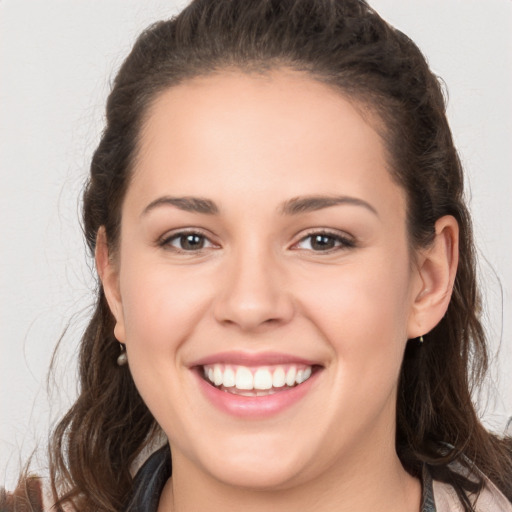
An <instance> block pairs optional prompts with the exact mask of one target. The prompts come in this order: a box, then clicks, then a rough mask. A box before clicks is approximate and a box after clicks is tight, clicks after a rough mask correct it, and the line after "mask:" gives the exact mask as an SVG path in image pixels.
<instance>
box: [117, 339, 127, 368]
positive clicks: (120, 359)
mask: <svg viewBox="0 0 512 512" xmlns="http://www.w3.org/2000/svg"><path fill="white" fill-rule="evenodd" d="M119 348H120V349H121V353H120V354H119V355H118V356H117V366H124V365H125V364H126V363H127V362H128V356H127V355H126V347H125V346H124V345H123V344H122V343H119Z"/></svg>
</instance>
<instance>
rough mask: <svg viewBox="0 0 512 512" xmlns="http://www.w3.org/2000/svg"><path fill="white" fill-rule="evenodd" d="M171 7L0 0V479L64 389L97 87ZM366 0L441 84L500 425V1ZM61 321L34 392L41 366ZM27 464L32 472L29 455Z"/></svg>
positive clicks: (500, 425)
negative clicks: (469, 223)
mask: <svg viewBox="0 0 512 512" xmlns="http://www.w3.org/2000/svg"><path fill="white" fill-rule="evenodd" d="M184 3H186V2H173V1H163V0H159V1H157V0H144V1H142V0H117V1H114V0H108V1H105V0H102V1H99V0H96V1H95V0H72V1H64V0H61V1H58V0H45V1H37V0H33V1H29V0H23V1H22V0H10V1H9V0H4V1H0V180H1V181H0V219H1V220H0V222H1V224H0V235H1V241H0V280H1V281H0V483H2V482H3V483H5V484H7V486H8V487H12V485H13V484H14V479H15V476H16V473H17V471H18V469H19V466H20V461H21V460H24V459H25V458H26V457H27V455H28V454H30V452H31V450H32V449H33V448H34V447H35V446H36V443H37V442H38V443H39V445H40V446H42V447H44V445H45V443H46V439H47V432H48V429H49V424H50V422H51V421H52V419H53V420H55V419H56V418H57V417H58V416H59V415H60V414H61V413H62V411H63V410H64V409H65V408H66V406H68V405H69V403H70V401H71V400H72V399H73V397H74V395H75V373H74V372H75V362H74V359H75V353H76V347H77V345H78V341H79V337H80V333H81V332H82V330H83V328H84V326H85V324H86V321H87V319H88V315H89V312H90V309H89V308H90V304H91V302H92V300H93V295H92V290H93V289H94V278H93V272H92V265H93V263H92V260H91V259H90V258H89V257H88V256H87V255H86V252H85V247H84V243H83V241H82V237H81V231H80V224H79V220H78V219H79V209H80V203H79V195H80V191H81V189H82V186H83V182H84V178H85V175H86V173H87V167H88V162H89V159H90V156H91V154H92V151H93V149H94V147H95V144H96V143H97V141H98V138H99V134H100V132H101V129H102V116H103V108H104V103H105V98H106V95H107V93H108V90H109V82H110V80H111V79H112V78H113V76H114V74H115V70H116V69H117V68H118V66H119V64H120V63H121V61H122V59H123V58H124V56H125V55H126V54H127V52H128V51H129V49H130V47H131V45H132V43H133V41H134V38H135V37H136V35H137V34H138V33H139V32H140V31H141V30H142V29H143V28H144V27H146V26H147V25H148V24H149V23H151V22H152V21H155V20H157V19H161V18H167V17H169V16H170V15H172V14H173V13H174V12H175V11H176V5H184ZM372 5H373V6H374V7H375V8H376V9H377V10H378V11H379V12H380V13H381V15H382V16H383V17H384V18H385V19H387V20H388V21H390V22H391V23H393V24H394V25H396V26H397V27H398V28H400V29H401V30H402V31H404V32H405V33H406V34H408V35H409V36H410V37H411V38H412V39H413V40H414V41H415V42H416V43H417V44H418V45H419V46H420V48H421V49H422V50H423V52H424V53H425V54H426V56H427V58H428V60H429V62H430V64H431V67H432V68H433V70H434V71H435V72H436V73H437V74H438V75H440V76H441V77H442V78H443V79H444V81H445V82H446V84H447V87H448V91H449V109H448V112H449V118H450V121H451V125H452V130H453V132H454V137H455V141H456V144H457V147H458V148H459V151H460V154H461V158H462V161H463V163H464V166H465V168H466V171H467V174H468V193H469V194H470V196H471V202H470V204H471V209H472V212H473V215H474V223H475V234H476V240H477V244H478V248H479V253H480V255H481V282H482V285H483V287H484V291H485V294H486V297H487V301H488V302H487V306H486V309H485V316H486V319H487V320H486V325H487V328H488V330H489V335H490V338H491V340H492V343H493V345H492V346H493V350H494V351H495V354H496V350H497V349H498V346H499V345H501V346H500V352H499V356H496V355H495V356H494V360H493V371H492V373H491V377H492V378H491V379H490V380H489V381H488V383H487V387H486V395H485V396H484V397H483V398H481V400H480V401H481V404H482V406H481V407H482V414H483V416H484V419H485V422H486V424H487V425H488V426H489V427H490V428H492V429H493V430H495V431H503V430H504V428H505V425H506V422H507V418H508V417H509V416H512V320H511V318H512V266H511V265H510V261H511V257H510V254H511V253H512V229H511V227H512V151H511V144H512V137H511V135H512V94H511V91H512V31H511V30H510V27H512V1H511V0H437V1H436V0H414V1H413V0H375V1H374V2H372ZM500 281H501V284H502V288H500V284H499V282H500ZM66 327H67V333H66V335H65V336H64V338H63V342H62V350H61V352H60V353H59V354H60V356H59V359H58V361H57V363H56V368H57V370H56V372H55V374H54V376H53V377H52V379H51V382H50V387H51V390H52V393H51V395H50V397H48V394H47V390H46V374H47V370H48V366H49V363H50V360H51V356H52V353H53V350H54V347H55V344H56V343H57V341H58V340H59V338H60V336H61V335H62V333H63V331H64V330H65V329H66ZM486 396H487V399H486ZM39 465H40V467H41V469H42V470H43V471H44V458H42V459H41V460H40V461H39Z"/></svg>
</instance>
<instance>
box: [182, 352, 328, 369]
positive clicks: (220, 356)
mask: <svg viewBox="0 0 512 512" xmlns="http://www.w3.org/2000/svg"><path fill="white" fill-rule="evenodd" d="M222 363H224V364H233V365H239V366H273V365H279V364H303V365H307V366H314V365H319V362H318V361H313V360H310V359H305V358H302V357H298V356H295V355H291V354H285V353H281V352H239V351H227V352H217V353H216V354H211V355H209V356H205V357H202V358H200V359H197V360H196V361H193V362H192V363H191V364H190V365H189V366H190V367H191V368H192V367H195V366H205V365H210V364H222Z"/></svg>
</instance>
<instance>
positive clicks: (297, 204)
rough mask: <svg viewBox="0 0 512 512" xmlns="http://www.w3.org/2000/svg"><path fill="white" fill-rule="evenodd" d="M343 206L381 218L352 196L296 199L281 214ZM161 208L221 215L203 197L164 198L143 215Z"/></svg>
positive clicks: (282, 209)
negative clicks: (347, 205) (355, 208)
mask: <svg viewBox="0 0 512 512" xmlns="http://www.w3.org/2000/svg"><path fill="white" fill-rule="evenodd" d="M343 204H349V205H354V206H362V207H363V208H366V209H367V210H369V211H370V212H372V213H373V214H375V215H377V217H378V216H379V214H378V212H377V210H376V209H375V208H374V207H373V206H372V205H371V204H369V203H367V202H366V201H363V200H362V199H359V198H357V197H350V196H318V195H315V196H300V197H294V198H292V199H289V200H288V201H285V202H284V203H283V204H282V205H281V207H280V208H279V213H281V214H282V215H299V214H301V213H309V212H314V211H317V210H322V209H324V208H330V207H331V206H338V205H343ZM160 206H174V207H176V208H179V209H180V210H183V211H186V212H191V213H200V214H203V215H217V214H218V213H219V208H218V206H217V205H216V204H215V203H214V202H213V201H212V200H211V199H206V198H203V197H192V196H185V197H172V196H163V197H159V198H158V199H155V200H154V201H152V202H151V203H149V204H148V205H147V206H146V207H145V208H144V210H143V211H142V214H141V215H146V214H147V213H149V212H150V211H151V210H154V209H155V208H158V207H160Z"/></svg>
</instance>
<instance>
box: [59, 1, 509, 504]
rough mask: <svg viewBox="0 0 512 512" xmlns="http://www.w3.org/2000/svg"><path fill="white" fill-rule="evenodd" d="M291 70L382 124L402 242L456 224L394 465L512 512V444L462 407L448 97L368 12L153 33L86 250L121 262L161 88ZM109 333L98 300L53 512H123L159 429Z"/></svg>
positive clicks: (142, 48) (470, 258)
mask: <svg viewBox="0 0 512 512" xmlns="http://www.w3.org/2000/svg"><path fill="white" fill-rule="evenodd" d="M280 67H288V68H292V69H295V70H300V71H303V72H305V73H308V74H309V75H310V76H311V77H312V78H314V79H317V80H320V81H322V82H324V83H327V84H329V85H331V86H332V87H335V88H336V89H338V90H339V91H340V93H342V94H344V95H347V96H348V97H350V98H352V99H353V100H354V101H355V102H358V103H359V104H361V105H363V106H364V107H365V108H368V109H370V110H371V111H372V112H373V113H374V114H376V117H377V118H378V119H379V120H380V121H381V122H382V126H383V127H384V128H383V130H382V137H383V139H384V141H385V143H386V146H387V149H388V152H389V155H390V160H391V168H392V174H393V176H394V178H395V179H396V181H397V182H398V183H399V184H400V185H401V186H403V188H404V189H405V191H406V193H407V204H408V223H409V237H410V242H411V246H412V247H414V248H417V247H421V246H426V245H428V244H429V243H430V242H431V240H432V237H433V234H434V223H435V221H436V220H437V219H438V218H440V217H441V216H443V215H453V216H454V217H455V218H456V219H457V222H458V223H459V228H460V263H459V268H458V271H457V276H456V281H455V287H454V291H453V296H452V299H451V302H450V305H449V308H448V311H447V313H446V315H445V317H444V318H443V319H442V320H441V322H440V323H439V325H437V327H436V328H435V329H433V330H432V331H431V332H430V333H429V334H428V335H427V336H426V339H425V342H424V343H423V344H421V345H420V344H418V343H417V342H415V341H414V340H411V341H409V344H408V346H407V348H406V352H405V357H404V361H403V366H402V371H401V375H400V383H399V392H398V403H397V433H396V449H397V452H398V454H399V456H400V458H401V461H402V463H403V465H404V467H405V468H406V469H407V470H408V471H409V472H410V473H411V474H413V475H419V474H420V472H421V468H422V467H423V465H424V464H428V465H429V468H430V471H431V473H432V474H433V476H434V478H437V479H439V480H441V481H444V482H447V483H450V484H452V485H453V486H454V488H455V489H456V491H457V493H458V494H459V497H460V499H461V501H462V502H463V504H464V508H465V510H466V511H471V510H472V508H471V505H470V503H469V501H468V499H467V497H466V494H467V492H474V491H476V490H478V488H479V486H481V484H482V483H481V482H476V483H474V482H471V481H470V480H468V479H466V478H464V477H463V476H461V473H460V472H456V471H454V470H453V467H452V466H451V465H450V463H451V462H453V461H455V460H457V461H458V462H459V463H460V464H461V465H462V466H466V467H467V468H468V469H469V470H471V469H472V468H473V467H474V466H477V467H478V468H479V469H480V470H481V471H482V472H483V473H484V474H486V475H487V476H488V477H489V478H490V479H491V480H492V481H493V482H494V483H495V484H496V485H497V486H498V488H500V489H501V490H502V491H503V492H504V493H505V495H506V496H507V497H508V498H509V499H511V500H512V482H511V480H510V475H511V474H512V462H511V458H510V452H509V451H508V450H510V441H507V440H504V439H498V438H497V437H495V436H493V435H491V434H489V433H488V432H487V431H486V430H485V429H484V427H483V426H482V424H481V423H480V421H479V419H478V417H477V414H476V412H475V409H474V406H473V403H472V400H471V394H472V391H473V387H474V386H475V385H477V384H479V383H480V380H481V378H482V377H483V375H484V373H485V370H486V368H487V352H486V340H485V336H484V333H483V330H482V326H481V323H480V320H479V317H478V312H479V310H480V297H479V293H478V289H477V282H476V277H475V255H474V246H473V240H472V230H471V222H470V217H469V214H468V211H467V208H466V205H465V202H464V197H463V192H464V190H463V189H464V185H463V173H462V168H461V165H460V161H459V158H458V155H457V152H456V150H455V148H454V145H453V141H452V137H451V133H450V129H449V126H448V123H447V120H446V115H445V102H444V98H443V94H442V89H441V87H440V84H439V82H438V80H437V79H436V77H435V76H434V75H433V74H432V72H431V71H430V70H429V68H428V65H427V63H426V61H425V59H424V57H423V55H422V54H421V52H420V50H419V49H418V48H417V47H416V45H415V44H414V43H413V42H412V41H411V40H410V39H409V38H408V37H407V36H405V35H404V34H402V33H401V32H399V31H398V30H396V29H394V28H393V27H391V26H390V25H388V24H387V23H386V22H384V21H383V20H382V19H381V18H380V17H379V16H378V14H377V13H375V11H373V10H372V9H371V8H370V7H369V6H368V5H367V4H366V3H365V2H364V1H362V0H251V1H247V0H197V1H194V2H193V3H192V4H191V5H190V6H188V7H187V8H186V9H184V10H183V11H182V12H181V14H180V15H179V16H177V17H176V18H174V19H171V20H169V21H162V22H159V23H156V24H155V25H153V26H151V27H150V28H149V29H147V30H146V31H145V32H144V33H143V34H142V35H141V36H140V37H139V38H138V40H137V42H136V43H135V45H134V47H133V49H132V51H131V53H130V54H129V56H128V57H127V59H126V60H125V62H124V64H123V65H122V67H121V69H120V71H119V73H118V75H117V77H116V79H115V81H114V83H113V88H112V92H111V93H110V96H109V98H108V102H107V109H106V126H105V130H104V132H103V135H102V138H101V141H100V144H99V146H98V148H97V150H96V152H95V153H94V156H93V159H92V164H91V171H90V177H89V181H88V184H87V187H86V190H85V193H84V203H83V221H84V231H85V237H86V240H87V243H88V246H89V249H90V250H91V253H93V252H94V249H95V243H96V235H97V233H98V229H99V228H100V227H101V226H104V227H105V230H106V234H107V239H108V241H109V248H110V250H111V251H115V250H116V245H117V241H118V237H119V226H120V221H121V219H120V211H121V204H122V201H123V198H124V195H125V192H126V190H127V187H128V186H129V183H130V176H131V171H132V168H133V166H134V163H135V160H136V155H137V146H138V137H139V133H140V128H141V125H142V123H143V122H144V117H145V115H146V113H147V111H148V107H149V105H150V104H151V103H152V102H153V101H154V100H155V98H156V96H157V95H158V94H159V93H160V92H162V91H163V90H164V89H166V88H168V87H172V86H173V85H175V84H178V83H180V82H183V81H184V80H187V79H189V78H192V77H195V76H198V75H205V74H209V73H213V72H216V71H222V70H223V69H226V68H235V69H239V70H241V71H259V72H263V71H265V70H267V69H273V68H280ZM113 326H114V320H113V317H112V315H111V313H110V310H109V308H108V305H107V302H106V300H105V296H104V294H103V290H102V288H101V285H100V284H98V295H97V302H96V309H95V312H94V315H93V317H92V319H91V321H90V323H89V326H88V328H87V330H86V332H85V334H84V336H83V339H82V344H81V349H80V393H79V397H78V399H77V401H76V403H75V404H74V405H73V407H72V408H71V409H70V411H69V412H68V413H67V414H66V416H65V417H64V418H63V419H62V421H61V422H60V423H59V424H58V426H57V427H56V429H55V432H54V434H53V438H52V441H51V446H50V460H51V481H52V486H53V491H54V494H55V498H56V499H58V503H59V505H60V506H62V505H64V504H65V503H66V502H71V503H73V504H74V506H75V508H76V509H77V510H95V511H112V512H114V511H119V510H122V509H123V506H124V505H125V504H126V500H127V498H128V497H129V496H130V491H131V486H132V476H131V475H130V467H131V465H132V464H133V462H134V460H135V458H136V457H137V455H138V454H139V453H140V451H141V450H142V449H143V448H144V447H145V446H146V444H147V443H148V442H149V441H150V440H151V439H152V437H153V436H154V435H155V434H156V433H158V427H157V425H156V423H155V420H154V419H153V417H152V416H151V414H150V412H149V411H148V409H147V407H146V406H145V404H144V402H143V401H142V399H141V397H140V395H139V394H138V392H137V389H136V388H135V385H134V383H133V380H132V378H131V376H130V373H129V371H128V370H127V368H126V367H121V368H120V367H118V366H117V365H116V358H117V355H118V352H119V345H118V343H117V341H116V339H115V338H114V334H113Z"/></svg>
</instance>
